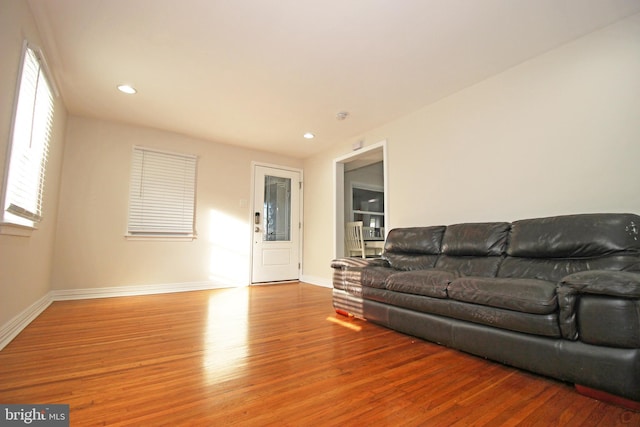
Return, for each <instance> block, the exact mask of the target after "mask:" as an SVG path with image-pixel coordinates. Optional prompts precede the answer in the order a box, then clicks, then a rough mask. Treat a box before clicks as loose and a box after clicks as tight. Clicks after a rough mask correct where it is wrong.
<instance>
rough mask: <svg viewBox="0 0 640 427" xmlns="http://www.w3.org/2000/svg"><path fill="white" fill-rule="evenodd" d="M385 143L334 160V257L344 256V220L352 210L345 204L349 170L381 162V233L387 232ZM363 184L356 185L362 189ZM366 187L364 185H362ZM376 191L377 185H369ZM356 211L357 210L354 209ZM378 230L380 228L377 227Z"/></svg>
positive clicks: (378, 189) (387, 200)
mask: <svg viewBox="0 0 640 427" xmlns="http://www.w3.org/2000/svg"><path fill="white" fill-rule="evenodd" d="M386 147H387V142H386V141H380V142H378V143H376V144H372V145H370V146H367V147H364V148H361V149H359V150H357V151H353V152H352V153H349V154H346V155H344V156H342V157H339V158H337V159H335V160H334V176H335V183H334V206H335V209H334V233H333V235H334V245H333V247H334V257H335V258H341V257H343V256H344V254H345V251H344V226H345V218H348V217H349V216H350V215H352V213H353V211H354V209H353V206H349V204H348V202H347V203H345V199H346V197H345V182H346V180H345V173H348V172H349V171H350V170H354V169H358V168H363V167H366V166H369V165H373V164H375V163H379V162H382V175H383V177H382V193H383V195H384V215H383V219H382V222H381V223H382V224H384V226H383V227H382V228H383V231H382V233H385V234H384V236H382V237H385V236H386V230H389V229H390V228H389V224H390V222H389V186H388V173H387V160H386V157H387V148H386ZM362 184H363V183H359V184H356V186H358V185H360V187H362ZM364 184H365V185H367V184H366V183H364ZM371 185H372V187H374V188H375V189H376V190H377V191H380V186H379V185H377V184H371ZM356 211H357V209H356ZM377 228H378V229H379V228H380V227H377Z"/></svg>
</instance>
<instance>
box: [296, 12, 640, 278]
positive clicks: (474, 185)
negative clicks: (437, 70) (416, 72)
mask: <svg viewBox="0 0 640 427" xmlns="http://www.w3.org/2000/svg"><path fill="white" fill-rule="evenodd" d="M639 52H640V15H635V16H633V17H631V18H629V19H626V20H624V21H621V22H619V23H617V24H614V25H612V26H609V27H606V28H604V29H602V30H600V31H597V32H595V33H592V34H590V35H588V36H585V37H583V38H581V39H578V40H576V41H574V42H572V43H570V44H567V45H564V46H561V47H559V48H557V49H554V50H552V51H550V52H548V53H546V54H544V55H541V56H539V57H537V58H535V59H533V60H530V61H527V62H525V63H523V64H520V65H519V66H517V67H514V68H512V69H510V70H508V71H506V72H504V73H501V74H499V75H496V76H494V77H492V78H489V79H487V80H485V81H483V82H481V83H479V84H476V85H474V86H472V87H469V88H467V89H465V90H463V91H461V92H458V93H456V94H454V95H452V96H449V97H447V98H445V99H442V100H440V101H439V102H436V103H434V104H431V105H429V106H426V107H424V108H422V109H421V110H419V111H416V112H415V113H413V114H410V115H408V116H405V117H403V118H401V119H399V120H396V121H394V122H392V123H389V124H387V125H385V126H382V127H380V128H378V129H374V130H372V131H370V132H367V133H366V134H363V135H357V136H355V137H354V138H353V140H349V141H342V142H340V143H339V144H336V146H334V147H333V148H332V149H330V150H328V151H326V152H324V153H322V154H320V155H317V156H314V157H312V158H310V159H307V160H306V161H305V165H304V166H305V180H306V189H307V193H306V195H305V198H306V199H305V200H306V202H307V204H308V205H309V206H311V208H310V209H307V210H305V224H306V227H305V236H306V240H305V249H304V254H305V259H306V263H305V270H304V274H305V275H309V276H311V277H317V278H322V279H323V280H329V279H330V278H331V269H330V267H329V264H330V262H331V259H332V257H333V242H332V241H331V239H328V238H327V236H328V233H327V230H329V229H331V227H332V226H333V216H334V215H335V213H334V212H333V211H332V206H333V200H332V197H333V189H332V186H331V184H330V183H331V182H332V176H331V173H332V165H333V159H334V158H336V157H339V156H342V155H344V154H345V153H348V152H349V151H350V146H351V143H353V142H355V141H358V140H362V139H364V140H365V141H366V144H367V145H369V144H373V143H376V142H378V141H380V140H383V139H386V140H387V149H388V165H387V167H388V173H389V177H388V182H389V192H388V194H387V195H386V196H387V197H388V201H389V211H390V212H389V214H390V218H391V221H392V223H391V224H389V225H388V226H389V227H390V228H391V227H400V226H419V225H435V224H453V223H457V222H465V221H511V220H516V219H521V218H528V217H538V216H547V215H558V214H569V213H582V212H636V213H639V212H640V168H638V166H637V165H638V159H639V158H640V125H639V124H640V78H638V76H640V54H639ZM425 84H437V82H425Z"/></svg>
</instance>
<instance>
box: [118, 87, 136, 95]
mask: <svg viewBox="0 0 640 427" xmlns="http://www.w3.org/2000/svg"><path fill="white" fill-rule="evenodd" d="M118 90H119V91H120V92H122V93H126V94H129V95H133V94H134V93H136V92H138V91H137V90H136V89H135V88H134V87H133V86H129V85H119V86H118Z"/></svg>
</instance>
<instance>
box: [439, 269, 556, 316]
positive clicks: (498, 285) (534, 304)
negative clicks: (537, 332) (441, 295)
mask: <svg viewBox="0 0 640 427" xmlns="http://www.w3.org/2000/svg"><path fill="white" fill-rule="evenodd" d="M447 293H448V295H449V298H451V299H454V300H457V301H464V302H469V303H473V304H479V305H487V306H490V307H498V308H506V309H508V310H514V311H519V312H522V313H531V314H549V313H553V312H556V311H557V310H558V298H557V296H556V285H555V283H553V282H547V281H545V280H536V279H503V278H485V277H460V278H457V279H455V280H453V281H452V282H451V283H450V284H449V287H448V288H447Z"/></svg>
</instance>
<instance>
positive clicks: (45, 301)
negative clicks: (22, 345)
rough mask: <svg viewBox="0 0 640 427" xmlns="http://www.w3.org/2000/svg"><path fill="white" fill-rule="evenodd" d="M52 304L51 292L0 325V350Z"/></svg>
mask: <svg viewBox="0 0 640 427" xmlns="http://www.w3.org/2000/svg"><path fill="white" fill-rule="evenodd" d="M52 302H53V299H52V298H51V292H48V293H47V294H46V295H44V296H43V297H42V298H40V299H39V300H38V301H36V302H34V303H33V304H31V305H30V306H29V307H27V309H26V310H24V311H23V312H22V313H20V314H18V315H17V316H16V317H14V318H13V319H11V320H9V321H8V322H7V323H5V324H4V325H2V327H0V350H2V349H3V348H5V347H6V346H7V344H9V343H10V342H11V340H13V339H14V338H15V337H17V336H18V334H19V333H20V332H22V330H23V329H24V328H26V327H27V325H29V323H31V322H33V320H34V319H35V318H36V317H38V316H39V315H40V313H42V312H43V311H44V310H45V309H46V308H47V307H49V305H50V304H51V303H52Z"/></svg>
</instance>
